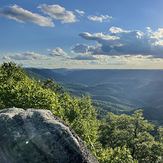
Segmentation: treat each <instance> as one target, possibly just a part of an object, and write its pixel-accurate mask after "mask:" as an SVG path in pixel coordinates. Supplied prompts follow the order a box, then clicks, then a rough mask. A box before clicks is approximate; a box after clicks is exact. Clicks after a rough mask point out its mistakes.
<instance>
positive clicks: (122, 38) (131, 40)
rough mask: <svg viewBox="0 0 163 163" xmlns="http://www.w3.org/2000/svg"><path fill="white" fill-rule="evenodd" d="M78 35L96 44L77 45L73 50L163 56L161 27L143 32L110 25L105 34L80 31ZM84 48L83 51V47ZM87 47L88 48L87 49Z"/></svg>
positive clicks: (107, 53) (93, 52)
mask: <svg viewBox="0 0 163 163" xmlns="http://www.w3.org/2000/svg"><path fill="white" fill-rule="evenodd" d="M79 36H81V37H82V38H84V39H86V40H93V41H96V42H97V43H98V48H97V45H94V48H93V46H91V49H90V48H89V46H87V47H86V45H83V46H81V45H80V46H77V47H75V48H74V50H75V51H76V52H77V51H80V47H81V52H82V51H83V53H86V52H88V51H89V53H92V54H94V55H95V54H96V55H98V54H101V55H113V56H114V55H139V54H141V55H152V56H153V57H161V58H162V57H163V28H159V29H158V30H156V31H152V30H151V29H149V28H148V29H147V30H146V31H145V32H142V31H140V30H124V29H121V28H118V27H111V28H110V29H109V31H108V33H107V34H104V33H93V34H92V33H88V32H83V33H80V34H79ZM84 48H85V49H86V52H84V50H83V49H84ZM88 49H89V50H88Z"/></svg>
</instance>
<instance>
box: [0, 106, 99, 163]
mask: <svg viewBox="0 0 163 163" xmlns="http://www.w3.org/2000/svg"><path fill="white" fill-rule="evenodd" d="M0 163H97V160H96V159H95V158H94V157H93V156H92V155H91V153H90V152H89V150H88V149H87V148H86V147H85V146H84V145H83V142H82V141H81V139H80V138H79V137H78V136H76V134H74V133H73V132H71V131H70V129H69V127H68V126H66V125H65V124H63V123H62V122H61V121H60V120H59V119H58V118H57V117H55V116H54V115H53V114H52V113H51V112H50V111H48V110H35V109H27V110H24V109H18V108H9V109H4V110H1V111H0Z"/></svg>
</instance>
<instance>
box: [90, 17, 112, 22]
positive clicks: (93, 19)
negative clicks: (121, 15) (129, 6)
mask: <svg viewBox="0 0 163 163" xmlns="http://www.w3.org/2000/svg"><path fill="white" fill-rule="evenodd" d="M88 19H89V20H91V21H94V22H100V23H102V22H107V21H110V20H111V19H112V16H109V15H99V16H96V15H91V16H88Z"/></svg>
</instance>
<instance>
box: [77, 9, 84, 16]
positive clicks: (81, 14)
mask: <svg viewBox="0 0 163 163" xmlns="http://www.w3.org/2000/svg"><path fill="white" fill-rule="evenodd" d="M75 11H76V13H78V14H79V15H80V16H84V15H85V12H84V11H82V10H78V9H76V10H75Z"/></svg>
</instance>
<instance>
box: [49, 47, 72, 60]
mask: <svg viewBox="0 0 163 163" xmlns="http://www.w3.org/2000/svg"><path fill="white" fill-rule="evenodd" d="M49 55H50V56H51V57H56V56H58V57H65V58H69V56H68V54H67V53H66V52H65V51H64V50H63V49H62V48H60V47H56V48H55V49H53V50H50V53H49Z"/></svg>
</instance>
